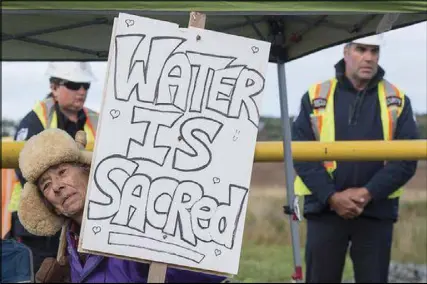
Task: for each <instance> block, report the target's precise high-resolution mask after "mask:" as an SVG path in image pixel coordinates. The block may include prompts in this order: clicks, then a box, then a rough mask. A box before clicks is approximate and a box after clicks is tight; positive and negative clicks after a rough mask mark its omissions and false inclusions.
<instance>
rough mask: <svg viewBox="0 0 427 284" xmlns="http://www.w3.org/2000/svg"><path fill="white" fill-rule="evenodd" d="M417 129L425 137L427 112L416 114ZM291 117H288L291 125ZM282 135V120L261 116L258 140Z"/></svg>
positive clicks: (277, 139)
mask: <svg viewBox="0 0 427 284" xmlns="http://www.w3.org/2000/svg"><path fill="white" fill-rule="evenodd" d="M416 118H417V124H418V130H419V132H420V136H421V139H427V114H417V115H416ZM292 121H293V117H290V124H289V126H290V125H292ZM282 139H283V136H282V120H281V118H280V117H279V118H277V117H261V118H260V127H259V133H258V141H280V140H282Z"/></svg>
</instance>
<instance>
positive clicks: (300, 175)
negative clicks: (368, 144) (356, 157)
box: [292, 35, 419, 283]
mask: <svg viewBox="0 0 427 284" xmlns="http://www.w3.org/2000/svg"><path fill="white" fill-rule="evenodd" d="M380 46H381V40H380V38H379V36H377V35H374V36H369V37H365V38H361V39H356V40H353V41H351V42H349V43H347V44H346V45H345V47H344V58H343V59H341V60H340V61H339V62H338V63H337V64H336V65H335V70H336V75H335V77H333V78H331V79H330V80H327V81H324V82H321V83H318V84H314V85H313V86H311V87H310V88H309V90H308V92H307V93H306V94H304V96H303V97H302V100H301V109H300V113H299V114H298V116H297V118H296V119H295V120H294V123H293V126H292V136H293V140H294V141H321V142H334V141H343V140H350V141H357V140H387V141H388V140H399V139H418V138H419V134H418V130H417V126H416V122H415V120H414V116H413V111H412V107H411V101H410V99H409V97H408V96H407V95H406V94H405V93H404V91H402V90H401V89H399V88H398V87H397V86H396V85H394V84H392V83H390V82H389V81H387V80H386V79H385V78H384V75H385V71H384V69H383V68H381V67H380V66H379V65H378V61H379V56H380ZM294 165H295V166H294V167H295V171H296V179H295V184H294V188H295V194H296V196H303V197H304V217H305V219H306V220H307V236H306V237H307V239H306V244H305V246H306V247H305V262H306V269H307V271H306V281H307V282H308V283H323V282H330V283H337V282H341V280H342V279H341V278H342V274H343V268H344V264H345V259H346V255H347V250H348V249H349V251H350V257H351V259H352V262H353V267H354V275H355V280H356V282H357V283H359V282H364V283H368V282H369V283H372V282H376V283H386V282H387V281H388V271H389V263H390V253H391V245H392V235H393V227H394V223H395V222H396V221H397V219H398V206H399V197H400V196H401V195H402V192H403V186H404V185H405V184H406V183H407V182H408V181H409V180H410V179H411V178H412V176H413V175H414V174H415V172H416V168H417V161H373V162H349V161H324V162H303V161H295V163H294Z"/></svg>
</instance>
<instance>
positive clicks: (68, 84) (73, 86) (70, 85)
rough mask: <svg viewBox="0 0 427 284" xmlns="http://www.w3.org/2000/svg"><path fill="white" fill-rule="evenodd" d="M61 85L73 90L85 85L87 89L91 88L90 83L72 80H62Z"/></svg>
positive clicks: (84, 87)
mask: <svg viewBox="0 0 427 284" xmlns="http://www.w3.org/2000/svg"><path fill="white" fill-rule="evenodd" d="M60 85H62V86H64V87H65V88H67V89H69V90H73V91H77V90H80V88H81V87H83V89H85V90H86V91H87V90H89V87H90V83H78V82H71V81H65V82H61V84H60Z"/></svg>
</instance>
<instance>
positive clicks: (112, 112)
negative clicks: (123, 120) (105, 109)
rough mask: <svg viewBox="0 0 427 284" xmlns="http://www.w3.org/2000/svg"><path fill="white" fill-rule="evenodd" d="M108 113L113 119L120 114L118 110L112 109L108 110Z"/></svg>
mask: <svg viewBox="0 0 427 284" xmlns="http://www.w3.org/2000/svg"><path fill="white" fill-rule="evenodd" d="M110 115H111V117H112V118H113V119H115V118H118V117H119V116H120V110H117V109H112V110H110Z"/></svg>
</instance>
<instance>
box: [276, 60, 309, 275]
mask: <svg viewBox="0 0 427 284" xmlns="http://www.w3.org/2000/svg"><path fill="white" fill-rule="evenodd" d="M277 76H278V83H279V98H280V113H281V118H282V131H283V153H284V162H285V163H284V164H285V178H286V192H287V201H286V203H287V205H285V206H284V211H285V214H287V215H288V216H289V223H290V227H291V237H292V250H293V256H294V267H295V271H294V274H293V275H292V279H293V280H294V281H296V282H297V283H300V282H302V280H303V277H302V263H301V254H300V241H299V227H298V226H299V223H298V222H299V218H300V217H299V210H298V199H296V198H295V194H294V164H293V160H292V152H291V143H292V137H291V129H290V127H291V125H290V118H289V112H288V98H287V91H286V73H285V63H282V62H279V63H278V64H277Z"/></svg>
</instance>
